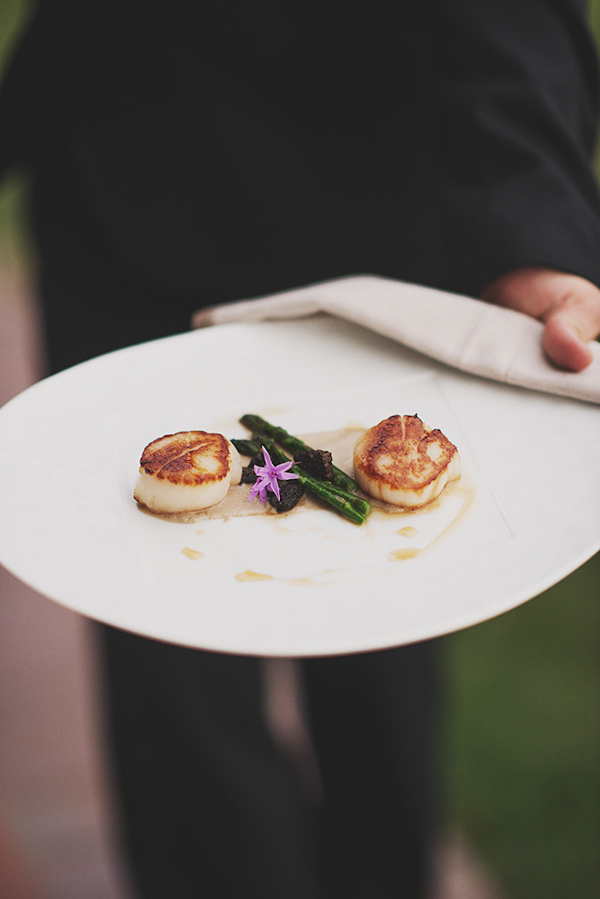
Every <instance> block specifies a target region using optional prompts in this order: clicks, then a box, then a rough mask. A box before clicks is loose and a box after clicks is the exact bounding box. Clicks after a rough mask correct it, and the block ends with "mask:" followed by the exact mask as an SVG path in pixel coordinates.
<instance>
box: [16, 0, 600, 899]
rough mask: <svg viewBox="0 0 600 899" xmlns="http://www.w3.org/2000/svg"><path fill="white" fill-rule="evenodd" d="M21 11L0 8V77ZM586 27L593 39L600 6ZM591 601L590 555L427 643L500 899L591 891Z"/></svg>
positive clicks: (598, 805) (474, 839)
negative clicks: (440, 657) (507, 607)
mask: <svg viewBox="0 0 600 899" xmlns="http://www.w3.org/2000/svg"><path fill="white" fill-rule="evenodd" d="M524 2H526V0H524ZM31 7H32V3H31V2H30V0H0V72H1V67H2V65H3V63H4V61H5V59H6V56H7V54H8V53H9V52H10V48H11V46H12V44H13V42H14V40H15V39H16V38H17V37H18V33H19V29H20V28H21V27H22V26H23V24H24V23H25V21H26V18H27V15H28V13H29V10H30V9H31ZM590 21H591V24H592V27H593V29H594V32H595V34H596V36H597V38H598V41H599V44H600V0H594V2H593V3H592V4H591V5H590ZM597 170H598V171H599V172H600V163H599V164H598V166H597ZM25 189H26V180H25V179H24V178H23V177H21V176H18V175H16V176H14V177H12V178H10V179H9V180H8V181H7V182H6V183H5V184H4V185H3V186H2V190H1V191H0V258H1V259H2V260H3V264H4V265H5V266H6V267H8V268H9V269H11V268H12V269H14V270H15V272H17V273H18V272H19V271H20V270H21V269H22V268H23V267H24V266H25V265H26V264H27V261H28V260H29V259H30V255H29V247H28V243H27V237H26V235H27V230H26V227H25V224H24V220H23V212H22V205H21V199H22V196H23V191H24V190H25ZM598 501H599V502H600V497H599V498H598ZM440 587H441V589H443V585H440ZM599 594H600V555H597V556H595V557H594V558H593V559H592V560H591V561H590V562H588V563H587V564H586V565H584V566H583V567H582V568H581V569H579V571H577V572H575V574H573V575H571V576H570V577H569V578H567V579H566V580H565V581H563V582H562V583H561V584H558V585H557V586H556V587H554V588H553V589H551V590H549V591H548V592H546V593H545V594H543V595H542V596H540V597H538V598H536V599H534V600H532V601H531V602H529V603H526V604H525V605H524V606H521V607H520V608H518V609H516V610H514V611H513V612H510V613H508V614H505V615H503V616H501V617H499V618H497V619H494V620H493V621H490V622H487V623H484V624H481V625H478V626H477V627H473V628H470V629H468V630H465V631H462V632H461V633H459V634H454V635H452V636H449V637H446V638H444V639H443V640H442V641H441V644H442V648H443V651H444V679H445V703H444V734H445V742H444V744H443V746H442V747H441V750H442V757H443V759H444V771H443V788H442V805H443V814H444V818H445V820H446V822H447V824H448V827H449V828H452V829H457V830H458V831H459V832H460V833H461V834H462V835H463V836H464V837H465V838H466V840H467V842H468V843H469V844H470V845H471V846H472V847H473V849H474V850H475V851H476V853H477V854H478V856H479V857H480V858H481V859H482V860H483V862H484V863H485V864H486V865H487V866H488V867H489V868H490V869H491V871H492V872H493V875H494V878H495V879H496V881H497V882H498V883H499V885H500V886H501V887H502V888H504V890H505V891H506V894H507V896H508V897H510V899H540V897H544V899H566V897H569V899H571V897H573V899H597V897H598V896H600V603H599V599H600V595H599Z"/></svg>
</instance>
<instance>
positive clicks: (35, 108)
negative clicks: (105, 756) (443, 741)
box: [0, 0, 600, 899]
mask: <svg viewBox="0 0 600 899" xmlns="http://www.w3.org/2000/svg"><path fill="white" fill-rule="evenodd" d="M583 8H584V4H583V3H581V2H576V0H545V2H542V0H528V2H527V3H523V0H488V2H486V3H480V2H477V0H453V2H450V0H444V2H442V0H438V2H436V0H432V2H429V3H421V4H420V3H415V2H401V0H372V2H369V3H366V2H364V0H345V2H336V0H319V2H317V0H305V2H304V3H302V4H295V5H293V6H292V5H288V4H282V3H278V2H273V0H258V2H252V0H247V2H242V0H223V2H221V3H212V4H206V3H202V2H200V0H198V2H193V0H188V2H186V0H172V2H171V3H169V4H168V5H167V4H161V3H157V2H154V0H147V2H145V3H135V2H133V0H120V2H115V0H105V2H91V0H90V2H87V3H80V2H77V0H45V2H42V3H40V6H39V11H38V13H37V15H36V16H35V17H34V18H33V21H32V23H31V26H30V28H29V29H28V31H27V33H26V34H25V37H24V39H23V41H22V42H21V45H20V47H19V49H18V52H17V54H16V56H15V58H14V60H13V64H12V66H11V68H10V70H9V72H8V75H7V77H6V79H5V83H4V90H3V92H2V95H1V97H0V104H1V105H0V117H1V118H0V122H1V124H2V133H3V135H4V137H3V141H2V146H1V147H0V171H2V170H4V169H6V168H7V167H8V166H9V165H11V164H13V163H20V164H25V165H27V166H28V167H29V168H30V169H31V171H32V173H33V176H34V181H33V191H32V208H33V223H34V227H35V234H36V239H37V246H38V250H39V256H40V291H41V299H42V302H43V307H44V315H45V319H46V328H47V334H48V343H49V356H50V360H51V364H52V366H53V368H54V369H60V368H63V367H66V366H68V365H71V364H73V363H75V362H78V361H80V360H83V359H86V358H89V357H90V356H93V355H96V354H98V353H102V352H106V351H108V350H111V349H115V348H118V347H121V346H126V345H128V344H131V343H135V342H138V341H142V340H147V339H151V338H154V337H160V336H164V335H166V334H169V333H175V332H179V331H182V330H186V329H187V328H188V325H189V319H190V316H191V313H192V312H193V311H194V310H196V309H198V308H200V307H201V306H203V305H207V304H213V303H217V302H221V301H228V300H234V299H238V298H242V297H249V296H254V295H260V294H264V293H269V292H272V291H277V290H282V289H285V288H289V287H294V286H299V285H302V284H306V283H309V282H313V281H317V280H320V279H324V278H330V277H336V276H341V275H346V274H352V273H358V272H369V273H375V274H380V275H386V276H390V277H396V278H401V279H404V280H409V281H416V282H420V283H424V284H429V285H432V286H436V287H442V288H448V289H453V290H459V291H463V292H468V293H473V294H475V295H476V294H477V293H478V292H479V291H480V290H481V289H482V288H483V287H484V286H485V285H486V284H487V283H489V282H490V281H492V280H493V279H494V278H496V277H497V276H499V275H500V274H502V273H503V272H505V271H507V270H509V269H511V268H514V267H515V266H519V265H524V264H539V265H550V266H553V267H555V268H560V269H564V270H567V271H571V272H575V273H576V274H579V275H582V276H584V277H587V278H589V279H590V280H592V281H595V282H596V283H600V205H599V200H598V194H597V190H596V185H595V180H594V177H593V174H592V171H591V167H590V156H591V153H592V149H593V145H594V140H595V132H596V113H597V101H598V95H597V89H598V86H597V78H596V62H595V55H594V50H593V45H592V42H591V40H590V37H589V34H588V33H587V31H586V28H585V25H584V19H583ZM307 351H308V352H310V348H307ZM103 639H104V641H105V647H106V660H107V666H106V670H107V682H108V687H109V691H108V692H109V709H110V724H111V732H112V735H113V738H114V746H115V759H116V770H117V773H118V775H119V781H120V786H121V797H122V804H123V815H124V824H125V831H126V835H127V839H128V843H129V846H130V849H131V858H132V861H133V865H134V871H135V874H136V876H137V879H138V882H139V885H140V891H141V895H142V896H143V897H144V899H154V897H157V899H158V897H161V899H164V897H171V896H172V897H176V899H188V897H189V899H191V897H198V896H202V895H207V896H211V897H212V896H218V897H221V896H223V897H230V896H231V897H234V896H235V897H238V896H244V897H246V899H252V897H256V899H271V897H272V899H283V897H285V899H319V897H323V899H332V897H339V899H353V897H357V899H358V897H360V899H363V897H365V896H368V897H369V899H387V897H392V896H393V897H398V896H402V897H409V899H413V897H422V896H423V894H424V890H425V884H426V880H427V869H428V860H427V853H428V850H429V846H430V841H431V830H432V801H431V800H432V793H433V792H434V791H435V782H434V779H432V772H433V770H434V766H433V759H434V756H435V728H434V721H435V693H436V691H435V671H434V660H433V654H434V645H433V644H429V643H426V644H420V645H416V646H411V647H406V648H403V649H399V650H389V651H386V652H377V653H370V654H365V655H357V656H350V657H345V658H334V659H312V660H306V661H304V662H302V670H303V675H304V680H305V687H306V694H307V706H308V715H309V719H310V723H311V726H312V733H313V739H314V742H315V747H316V751H317V756H318V760H319V765H320V770H321V778H322V787H323V800H322V803H321V804H320V805H319V806H318V808H313V807H312V806H311V805H310V803H309V802H308V801H307V800H306V798H305V796H304V794H303V792H302V790H301V787H300V784H299V782H298V778H297V775H296V772H295V771H294V770H292V768H291V767H290V765H289V763H288V761H287V760H286V759H285V757H284V756H283V755H282V754H281V753H280V752H279V750H278V749H277V747H276V746H275V745H274V744H273V742H272V739H271V737H270V735H269V733H268V730H267V729H266V727H265V725H264V723H263V719H262V715H261V703H262V699H261V683H260V665H259V662H258V660H255V659H252V658H245V657H230V656H224V655H219V654H218V653H207V652H200V651H194V650H189V649H183V648H181V647H175V646H170V645H166V644H162V643H159V642H154V641H150V640H145V639H142V638H139V637H136V636H133V635H130V634H125V633H121V632H119V631H115V630H113V629H110V628H105V629H103Z"/></svg>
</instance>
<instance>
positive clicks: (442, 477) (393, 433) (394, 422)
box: [354, 415, 460, 509]
mask: <svg viewBox="0 0 600 899" xmlns="http://www.w3.org/2000/svg"><path fill="white" fill-rule="evenodd" d="M354 476H355V478H356V480H357V482H358V484H359V485H360V487H361V489H362V490H363V491H364V492H365V493H367V494H368V495H369V496H372V497H374V498H375V499H381V500H383V501H384V502H386V503H391V504H392V505H394V506H399V507H401V508H403V509H418V508H419V507H420V506H424V505H426V504H427V503H430V502H431V501H432V500H434V499H435V498H436V497H437V496H439V495H440V493H441V492H442V490H443V489H444V487H445V486H446V484H447V483H448V482H449V481H452V480H455V479H456V478H458V477H460V456H459V455H458V451H457V449H456V447H455V446H454V444H452V443H450V441H449V440H448V438H447V437H445V436H444V435H443V434H442V432H441V431H439V430H437V429H435V430H431V429H430V428H428V427H427V426H426V425H424V424H423V422H422V421H421V419H420V418H419V417H418V416H416V415H392V416H391V417H390V418H386V419H385V421H382V422H380V423H379V424H378V425H375V426H374V427H372V428H369V430H368V431H365V433H364V434H363V435H362V436H361V437H359V439H358V440H357V442H356V445H355V447H354Z"/></svg>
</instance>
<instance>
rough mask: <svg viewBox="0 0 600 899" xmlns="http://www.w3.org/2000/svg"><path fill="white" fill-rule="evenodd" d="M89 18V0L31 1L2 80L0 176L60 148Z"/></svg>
mask: <svg viewBox="0 0 600 899" xmlns="http://www.w3.org/2000/svg"><path fill="white" fill-rule="evenodd" d="M96 5H97V4H94V6H96ZM86 10H87V12H86ZM88 19H91V17H90V15H89V7H88V4H87V3H81V4H74V3H73V2H72V0H37V2H35V4H34V10H33V12H32V14H31V16H30V19H29V21H28V23H27V25H26V27H25V29H24V32H23V35H22V36H21V38H20V39H19V40H18V42H17V45H16V47H15V49H14V51H13V53H12V55H11V57H10V59H9V61H8V64H7V66H6V69H5V71H4V74H3V76H2V81H1V83H0V129H1V133H2V139H1V140H0V179H1V178H2V177H3V176H4V175H5V174H6V172H7V171H8V169H9V168H11V167H12V166H14V165H18V166H26V167H30V168H34V169H35V168H37V167H38V166H39V165H40V162H41V161H43V160H45V159H48V158H51V156H52V154H53V153H55V152H58V149H57V147H58V146H59V143H58V141H59V138H60V136H61V135H63V134H64V132H65V129H66V127H67V122H68V116H69V110H70V104H71V101H72V96H73V84H74V83H76V82H77V77H78V72H80V71H81V68H82V62H83V60H84V59H85V55H86V52H87V46H86V44H87V43H88V42H89V30H90V27H91V26H89V27H88V26H87V25H86V22H87V20H88Z"/></svg>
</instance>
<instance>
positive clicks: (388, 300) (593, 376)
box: [192, 275, 600, 403]
mask: <svg viewBox="0 0 600 899" xmlns="http://www.w3.org/2000/svg"><path fill="white" fill-rule="evenodd" d="M319 312H325V313H328V314H329V315H335V316H338V317H339V318H345V319H347V320H348V321H351V322H355V323H356V324H359V325H363V326H364V327H365V328H369V329H370V330H372V331H375V332H377V333H378V334H383V335H384V336H385V337H389V338H392V339H393V340H397V341H398V342H399V343H401V344H403V345H404V346H407V347H411V348H412V349H414V350H417V351H418V352H420V353H424V354H425V355H426V356H430V357H431V358H433V359H437V360H438V361H440V362H444V363H445V364H447V365H451V366H453V367H454V368H458V369H460V370H461V371H465V372H470V373H471V374H475V375H479V376H480V377H483V378H491V379H492V380H495V381H502V382H504V383H507V384H516V385H518V386H520V387H528V388H530V389H532V390H541V391H544V392H546V393H555V394H559V395H561V396H569V397H574V398H575V399H579V400H585V401H587V402H591V403H600V344H599V343H597V342H595V341H594V342H592V343H591V344H590V346H591V348H592V351H593V353H594V360H593V362H592V363H591V365H590V366H589V367H588V368H586V369H585V370H584V371H583V372H578V373H574V372H566V371H562V370H560V369H558V368H556V367H555V366H553V365H552V364H551V363H550V361H549V360H548V358H547V356H546V355H545V353H544V351H543V349H542V331H543V325H542V324H541V322H539V321H536V320H535V319H533V318H530V317H529V316H528V315H524V314H522V313H520V312H515V311H513V310H512V309H504V308H502V307H500V306H492V305H491V304H489V303H484V302H483V301H481V300H476V299H473V298H472V297H466V296H460V295H458V294H452V293H447V292H445V291H441V290H435V289H433V288H430V287H423V286H421V285H417V284H409V283H406V282H404V281H395V280H392V279H389V278H381V277H378V276H373V275H355V276H349V277H346V278H338V279H335V280H332V281H322V282H320V283H318V284H312V285H309V286H308V287H300V288H296V289H294V290H288V291H285V292H283V293H278V294H271V295H270V296H266V297H259V298H257V299H251V300H241V301H239V302H236V303H226V304H223V305H221V306H212V307H209V308H207V309H201V310H200V311H199V312H196V313H195V315H194V317H193V320H192V325H193V327H196V328H199V327H206V326H208V325H215V324H225V323H228V322H250V321H265V320H269V319H293V318H302V317H305V316H308V315H314V314H316V313H319Z"/></svg>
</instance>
